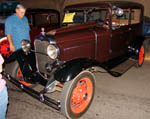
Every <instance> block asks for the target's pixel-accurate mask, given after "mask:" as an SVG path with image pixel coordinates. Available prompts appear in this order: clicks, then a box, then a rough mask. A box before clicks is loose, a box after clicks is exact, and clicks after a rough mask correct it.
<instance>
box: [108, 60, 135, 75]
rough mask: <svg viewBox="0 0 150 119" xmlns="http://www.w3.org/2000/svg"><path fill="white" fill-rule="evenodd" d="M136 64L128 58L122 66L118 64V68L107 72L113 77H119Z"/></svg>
mask: <svg viewBox="0 0 150 119" xmlns="http://www.w3.org/2000/svg"><path fill="white" fill-rule="evenodd" d="M136 63H137V60H135V59H131V58H129V59H128V60H126V61H125V62H123V63H122V64H119V65H118V66H116V67H114V68H113V69H111V70H109V71H108V72H109V73H110V74H111V75H113V76H115V77H119V76H121V75H122V74H124V73H125V72H126V71H128V70H129V69H130V68H131V67H132V66H134V65H135V64H136Z"/></svg>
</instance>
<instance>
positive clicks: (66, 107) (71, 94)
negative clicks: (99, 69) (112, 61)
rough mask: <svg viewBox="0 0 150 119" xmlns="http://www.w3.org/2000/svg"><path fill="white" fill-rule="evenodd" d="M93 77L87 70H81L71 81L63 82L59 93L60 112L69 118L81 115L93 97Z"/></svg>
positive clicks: (73, 118) (72, 118)
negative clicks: (60, 93)
mask: <svg viewBox="0 0 150 119" xmlns="http://www.w3.org/2000/svg"><path fill="white" fill-rule="evenodd" d="M94 92H95V77H94V75H93V74H92V73H91V72H89V71H83V72H81V73H80V74H79V75H77V76H76V77H75V78H74V79H72V80H71V81H68V82H65V84H64V87H63V90H62V95H61V102H60V103H61V112H62V114H63V115H64V116H65V117H67V118H69V119H75V118H79V117H81V116H82V115H83V114H84V113H85V112H86V111H87V110H88V108H89V106H90V105H91V103H92V100H93V98H94Z"/></svg>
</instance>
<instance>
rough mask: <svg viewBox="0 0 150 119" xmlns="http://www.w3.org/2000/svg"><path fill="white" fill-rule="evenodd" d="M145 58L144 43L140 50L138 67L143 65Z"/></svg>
mask: <svg viewBox="0 0 150 119" xmlns="http://www.w3.org/2000/svg"><path fill="white" fill-rule="evenodd" d="M144 59H145V48H144V45H142V46H141V48H140V51H139V57H138V63H137V67H141V66H142V65H143V63H144Z"/></svg>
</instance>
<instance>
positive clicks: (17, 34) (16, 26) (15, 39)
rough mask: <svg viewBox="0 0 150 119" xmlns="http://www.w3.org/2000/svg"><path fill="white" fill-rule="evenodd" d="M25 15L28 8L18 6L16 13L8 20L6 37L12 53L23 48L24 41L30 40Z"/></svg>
mask: <svg viewBox="0 0 150 119" xmlns="http://www.w3.org/2000/svg"><path fill="white" fill-rule="evenodd" d="M25 13H26V8H25V7H24V6H23V5H21V4H18V5H17V6H16V13H14V14H13V15H11V16H9V17H8V18H7V19H6V22H5V35H6V36H7V39H8V42H9V45H10V51H12V52H14V51H16V50H18V49H20V48H21V41H22V40H24V39H26V40H30V36H29V32H30V27H29V23H28V19H27V18H26V16H25Z"/></svg>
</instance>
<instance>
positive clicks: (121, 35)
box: [110, 9, 131, 58]
mask: <svg viewBox="0 0 150 119" xmlns="http://www.w3.org/2000/svg"><path fill="white" fill-rule="evenodd" d="M130 30H131V29H130V27H129V10H128V9H124V14H123V15H122V16H120V17H118V16H113V17H112V33H111V41H110V42H111V43H110V44H111V57H112V58H114V57H118V56H121V55H123V54H125V53H126V52H127V50H128V45H129V42H130V39H131V38H130V37H129V34H130Z"/></svg>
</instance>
